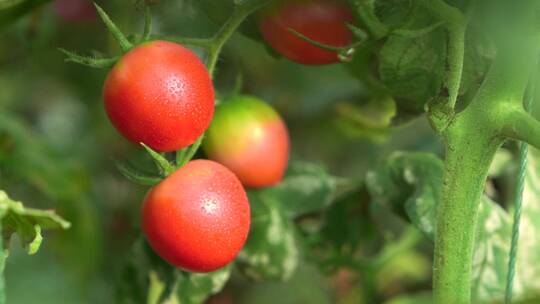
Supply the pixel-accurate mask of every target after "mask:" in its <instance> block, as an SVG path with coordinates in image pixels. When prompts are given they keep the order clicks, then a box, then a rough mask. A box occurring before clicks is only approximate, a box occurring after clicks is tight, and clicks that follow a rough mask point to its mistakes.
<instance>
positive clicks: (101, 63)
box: [58, 48, 120, 68]
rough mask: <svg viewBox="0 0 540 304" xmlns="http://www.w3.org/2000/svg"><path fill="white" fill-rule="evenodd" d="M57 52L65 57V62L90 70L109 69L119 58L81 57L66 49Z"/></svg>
mask: <svg viewBox="0 0 540 304" xmlns="http://www.w3.org/2000/svg"><path fill="white" fill-rule="evenodd" d="M58 50H59V51H60V52H62V53H64V54H65V55H66V59H65V61H66V62H74V63H78V64H82V65H86V66H89V67H92V68H110V67H112V66H114V64H115V63H116V62H117V61H118V59H119V58H120V57H118V56H115V57H110V58H99V57H92V56H83V55H79V54H77V53H75V52H71V51H68V50H66V49H62V48H58Z"/></svg>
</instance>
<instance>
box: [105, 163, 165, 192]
mask: <svg viewBox="0 0 540 304" xmlns="http://www.w3.org/2000/svg"><path fill="white" fill-rule="evenodd" d="M115 165H116V168H117V169H118V171H120V173H121V174H122V175H123V176H124V177H125V178H127V179H129V180H130V181H132V182H134V183H137V184H140V185H143V186H155V185H157V184H159V182H161V180H162V179H161V178H160V177H157V176H150V175H146V174H143V173H141V172H139V171H137V170H136V169H134V168H132V167H131V166H129V165H128V164H125V163H122V162H115Z"/></svg>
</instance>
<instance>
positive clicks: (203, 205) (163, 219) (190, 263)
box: [142, 160, 250, 272]
mask: <svg viewBox="0 0 540 304" xmlns="http://www.w3.org/2000/svg"><path fill="white" fill-rule="evenodd" d="M249 226H250V208H249V202H248V198H247V195H246V192H245V190H244V188H243V187H242V184H241V183H240V181H239V180H238V178H237V177H236V176H235V175H234V174H233V173H232V172H231V171H229V170H228V169H227V168H225V167H224V166H222V165H220V164H218V163H216V162H213V161H209V160H194V161H191V162H189V163H188V164H186V165H185V166H184V167H182V168H180V169H179V170H178V171H176V172H175V173H173V174H171V175H170V176H168V177H167V178H166V179H165V180H163V181H162V182H161V183H160V184H158V185H157V186H155V187H154V188H152V189H151V190H150V192H149V193H148V195H147V196H146V198H145V200H144V205H143V208H142V228H143V231H144V233H145V235H146V238H147V240H148V242H149V243H150V246H151V247H152V248H153V249H154V250H155V251H156V253H157V254H158V255H159V256H161V257H162V258H163V259H164V260H166V261H167V262H169V263H170V264H172V265H174V266H176V267H179V268H182V269H184V270H188V271H192V272H209V271H214V270H217V269H219V268H221V267H223V266H225V265H227V264H228V263H230V262H231V261H232V260H233V259H234V258H235V257H236V255H237V254H238V252H239V251H240V250H241V249H242V247H243V246H244V243H245V241H246V239H247V235H248V232H249Z"/></svg>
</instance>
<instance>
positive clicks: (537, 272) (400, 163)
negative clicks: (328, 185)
mask: <svg viewBox="0 0 540 304" xmlns="http://www.w3.org/2000/svg"><path fill="white" fill-rule="evenodd" d="M539 156H540V155H539V154H538V152H537V151H533V152H532V153H530V155H529V158H528V160H529V162H528V167H527V177H526V184H525V192H524V199H523V208H522V219H521V232H520V239H519V242H520V243H519V252H518V257H517V267H516V277H515V280H514V298H515V299H516V300H520V299H524V298H526V296H530V295H531V294H535V293H536V292H537V291H538V290H540V283H539V282H538V280H536V278H538V277H539V276H540V262H539V261H540V235H539V234H538V233H537V232H538V231H539V230H540V220H539V219H540V207H539V204H538V201H539V199H540V188H539V185H540V161H539V158H538V157H539ZM442 168H443V163H442V161H440V160H438V159H437V158H435V157H434V156H431V155H429V154H420V153H411V154H404V153H402V154H398V155H395V156H393V157H392V158H391V159H390V160H389V162H388V163H387V164H386V165H385V166H383V167H382V168H380V169H378V170H376V171H374V172H372V173H370V175H369V177H368V180H367V184H368V189H369V190H370V193H371V195H372V197H373V198H374V203H375V204H377V205H379V206H380V205H385V206H390V207H391V208H392V209H394V210H397V211H398V214H401V215H402V216H404V218H406V219H408V220H410V222H411V223H412V224H413V225H415V226H416V227H418V228H419V229H421V230H422V231H423V232H424V233H426V234H427V235H428V236H429V237H430V238H431V239H433V237H434V225H435V218H436V217H435V209H436V207H437V203H438V202H439V201H440V197H441V191H442V189H441V188H442V180H441V179H442V174H443V171H442ZM495 171H497V170H495ZM511 226H512V219H511V216H510V215H509V214H508V213H507V212H506V211H505V210H504V209H502V208H501V207H500V206H499V205H498V204H496V203H494V202H493V201H491V200H490V199H489V198H488V197H487V196H484V197H483V198H482V201H481V203H480V207H479V214H478V223H477V231H476V237H475V239H476V243H475V249H474V259H473V278H472V280H473V283H472V284H473V286H472V290H473V302H475V303H478V302H492V301H500V300H502V299H503V298H504V286H505V283H506V273H507V263H508V251H509V248H510V240H511V233H512V232H511V228H512V227H511Z"/></svg>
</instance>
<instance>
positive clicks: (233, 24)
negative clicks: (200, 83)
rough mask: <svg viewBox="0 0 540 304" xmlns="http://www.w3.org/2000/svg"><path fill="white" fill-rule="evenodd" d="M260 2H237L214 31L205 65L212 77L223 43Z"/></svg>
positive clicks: (259, 5)
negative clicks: (223, 21) (215, 31)
mask: <svg viewBox="0 0 540 304" xmlns="http://www.w3.org/2000/svg"><path fill="white" fill-rule="evenodd" d="M261 6H262V4H260V3H258V2H257V1H254V2H249V3H247V4H237V5H236V6H235V8H234V11H233V13H232V14H231V16H230V17H229V19H228V20H227V21H226V22H225V24H224V25H223V26H222V27H221V29H220V30H219V31H218V32H217V33H216V35H215V36H214V38H213V39H212V44H211V45H210V48H209V50H208V61H207V67H208V72H209V73H210V75H211V76H212V78H213V75H214V70H215V68H216V64H217V60H218V58H219V54H220V53H221V50H222V49H223V46H224V45H225V43H226V42H227V41H228V40H229V38H230V37H231V36H232V34H234V32H235V31H236V30H237V29H238V27H239V26H240V24H242V22H244V20H245V19H246V18H247V17H248V16H249V15H250V14H251V13H252V12H254V11H255V10H257V9H258V8H259V7H261Z"/></svg>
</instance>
